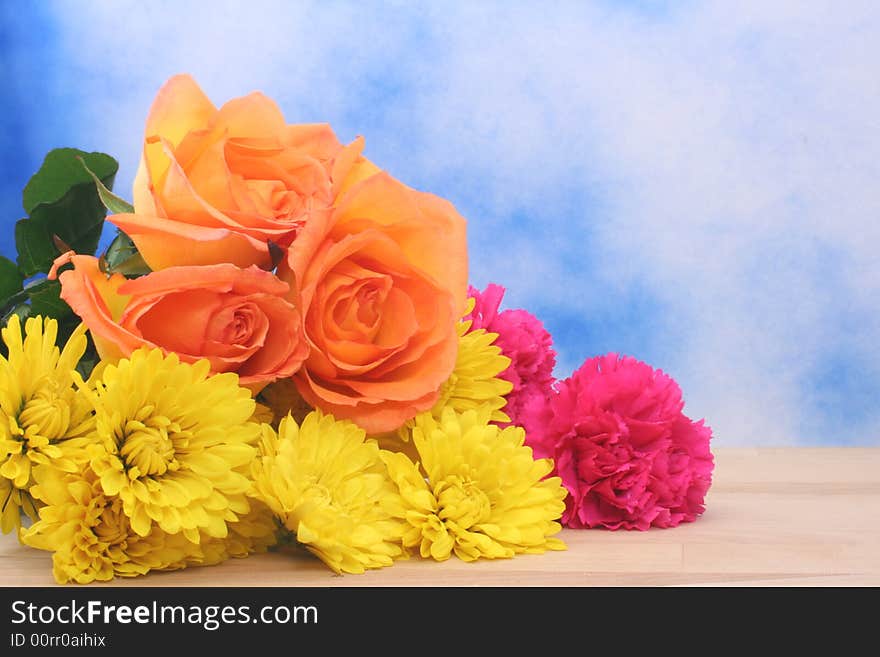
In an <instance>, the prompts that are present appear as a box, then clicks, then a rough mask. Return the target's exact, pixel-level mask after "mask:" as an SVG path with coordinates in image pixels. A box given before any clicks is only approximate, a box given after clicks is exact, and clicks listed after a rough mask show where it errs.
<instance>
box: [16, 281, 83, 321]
mask: <svg viewBox="0 0 880 657" xmlns="http://www.w3.org/2000/svg"><path fill="white" fill-rule="evenodd" d="M25 291H26V292H27V293H28V296H29V297H30V298H31V317H33V316H34V315H43V317H54V318H55V319H59V320H60V319H64V318H65V317H69V316H70V315H71V314H73V311H72V310H71V309H70V306H68V305H67V302H66V301H64V299H62V298H61V297H60V296H59V295H60V293H61V283H59V282H58V281H50V280H48V279H45V278H44V279H43V280H41V281H38V282H36V283H33V284H31V285H28V286H27V287H25Z"/></svg>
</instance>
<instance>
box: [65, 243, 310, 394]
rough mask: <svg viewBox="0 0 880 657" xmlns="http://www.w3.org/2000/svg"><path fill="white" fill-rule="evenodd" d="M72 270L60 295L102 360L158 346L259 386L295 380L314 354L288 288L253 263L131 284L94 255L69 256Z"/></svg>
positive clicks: (158, 275) (168, 273)
mask: <svg viewBox="0 0 880 657" xmlns="http://www.w3.org/2000/svg"><path fill="white" fill-rule="evenodd" d="M68 262H70V263H72V264H73V269H69V270H67V271H64V272H62V273H61V275H60V276H59V280H60V281H61V298H62V299H64V300H65V301H66V302H67V303H68V304H69V305H70V307H71V308H72V309H73V311H74V312H75V313H76V314H77V315H79V316H80V318H81V319H82V321H83V323H84V324H85V325H86V326H87V327H88V328H89V331H90V332H91V334H92V338H93V339H94V341H95V347H96V348H97V349H98V353H99V354H100V356H101V357H102V358H104V359H108V360H116V359H119V358H122V357H124V356H128V355H129V354H131V352H132V351H134V350H135V349H137V348H138V347H143V346H148V347H160V348H161V349H163V350H164V351H166V352H174V353H176V354H177V355H178V356H179V357H180V359H181V360H183V361H186V362H189V363H192V362H195V361H197V360H199V359H201V358H207V359H208V361H210V363H211V369H212V371H213V372H237V373H238V375H239V381H240V383H241V384H242V385H249V386H252V387H253V388H255V389H258V388H260V387H262V386H263V385H265V384H267V383H269V382H271V381H274V380H275V379H279V378H285V377H289V376H291V375H292V374H294V372H296V371H297V370H298V369H299V367H300V365H301V363H302V361H303V359H304V358H305V357H306V354H307V353H308V345H307V344H306V343H305V341H304V340H303V339H302V329H301V326H302V317H301V316H300V313H299V312H298V311H297V309H296V308H295V307H294V306H293V305H292V304H291V303H290V302H289V301H287V300H286V299H285V298H284V297H285V295H287V294H288V293H289V287H288V285H287V284H286V283H284V282H282V281H280V280H278V278H276V277H275V275H274V274H271V273H269V272H267V271H264V270H262V269H259V268H258V267H256V266H251V267H249V268H247V269H240V268H238V267H236V266H235V265H230V264H219V265H211V266H204V267H171V268H169V269H164V270H162V271H157V272H152V273H151V274H147V275H146V276H142V277H140V278H136V279H132V280H128V279H126V278H124V277H123V276H121V275H119V274H114V275H113V276H111V277H110V278H108V277H107V276H106V275H105V274H103V273H102V272H101V271H100V270H99V268H98V261H97V259H95V258H94V257H92V256H84V255H73V254H72V252H70V253H66V254H64V255H62V256H60V257H59V258H58V260H56V261H55V267H54V268H53V271H52V273H51V274H50V276H52V275H54V274H55V273H56V272H57V269H58V267H60V266H62V265H64V264H66V263H68Z"/></svg>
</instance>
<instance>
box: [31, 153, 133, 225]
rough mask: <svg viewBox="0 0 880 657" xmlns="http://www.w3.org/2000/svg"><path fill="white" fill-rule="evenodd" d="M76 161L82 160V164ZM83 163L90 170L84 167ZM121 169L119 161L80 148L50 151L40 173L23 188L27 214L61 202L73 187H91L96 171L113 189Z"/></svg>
mask: <svg viewBox="0 0 880 657" xmlns="http://www.w3.org/2000/svg"><path fill="white" fill-rule="evenodd" d="M77 158H82V162H81V161H79V159H77ZM83 164H85V165H86V166H87V167H88V170H86V169H84V168H83ZM118 168H119V165H118V164H117V162H116V160H114V159H113V158H112V157H110V156H109V155H106V154H104V153H86V152H85V151H81V150H79V149H77V148H56V149H54V150H51V151H49V152H48V153H47V154H46V158H45V159H44V160H43V164H42V166H41V167H40V170H39V171H37V172H36V173H35V174H34V175H33V176H32V177H31V179H30V180H29V181H28V184H27V185H26V186H25V188H24V193H23V195H22V205H24V211H25V212H27V213H28V214H31V213H32V212H33V210H34V208H36V207H37V206H38V205H40V204H41V203H46V204H50V205H51V204H53V203H57V202H58V201H60V200H61V199H62V198H64V196H65V195H66V194H67V192H68V191H70V188H71V187H73V186H75V185H80V184H91V182H92V177H91V175H89V172H90V171H93V172H94V175H96V176H97V177H98V178H100V179H101V180H102V181H103V182H104V184H105V185H106V186H107V187H108V188H112V187H113V178H114V176H115V175H116V171H117V169H118ZM108 181H109V182H108Z"/></svg>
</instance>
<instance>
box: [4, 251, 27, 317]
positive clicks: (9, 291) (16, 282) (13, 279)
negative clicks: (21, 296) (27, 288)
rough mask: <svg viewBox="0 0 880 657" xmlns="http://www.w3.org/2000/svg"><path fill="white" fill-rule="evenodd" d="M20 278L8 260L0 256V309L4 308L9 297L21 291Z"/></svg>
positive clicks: (19, 274) (19, 273) (14, 265)
mask: <svg viewBox="0 0 880 657" xmlns="http://www.w3.org/2000/svg"><path fill="white" fill-rule="evenodd" d="M21 283H22V276H21V272H20V271H19V270H18V265H16V264H15V263H14V262H12V260H10V259H9V258H4V257H3V256H0V307H2V308H5V307H6V303H7V300H8V299H9V297H11V296H13V295H14V294H16V293H17V292H20V291H21Z"/></svg>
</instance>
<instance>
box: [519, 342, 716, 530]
mask: <svg viewBox="0 0 880 657" xmlns="http://www.w3.org/2000/svg"><path fill="white" fill-rule="evenodd" d="M683 406H684V404H683V402H682V398H681V389H680V388H679V387H678V384H677V383H676V382H675V381H674V380H673V379H672V378H671V377H669V376H667V375H666V374H664V373H663V372H661V371H660V370H655V369H653V368H652V367H651V366H650V365H647V364H645V363H642V362H640V361H638V360H636V359H635V358H630V357H619V356H618V355H617V354H608V355H606V356H600V357H598V358H592V359H590V360H587V361H586V362H585V363H584V364H583V365H582V366H581V367H580V369H578V370H577V371H576V372H575V373H574V374H573V375H572V376H571V377H570V378H568V379H565V380H564V381H560V382H558V384H557V390H556V392H555V394H554V395H553V396H552V397H551V398H550V400H549V401H548V403H547V404H546V405H545V407H544V408H543V409H541V410H539V411H536V412H535V413H534V417H533V419H532V421H531V422H530V424H532V425H533V430H532V431H531V432H530V433H529V434H527V437H526V442H527V443H528V444H530V445H531V446H532V448H533V450H534V452H535V456H536V457H548V456H549V457H551V458H553V460H554V463H555V469H556V471H555V472H554V473H553V474H556V475H559V476H560V477H562V481H563V484H564V485H565V487H566V488H567V489H568V492H569V495H568V497H567V498H566V502H565V504H566V508H565V513H564V514H563V515H562V523H563V524H564V525H567V526H568V527H575V528H591V527H605V528H607V529H620V528H623V529H648V527H651V526H654V527H674V526H676V525H678V524H679V523H681V522H692V521H693V520H695V519H696V517H697V516H698V515H699V514H701V513H702V512H703V510H704V508H705V507H704V504H703V500H704V498H705V495H706V491H707V490H708V489H709V486H710V484H711V482H712V469H713V467H714V463H713V457H712V453H711V452H710V450H709V441H710V439H711V437H712V430H711V429H710V428H709V427H707V426H706V425H705V424H704V423H703V421H702V420H701V421H699V422H692V421H691V420H690V419H688V418H687V417H686V416H685V415H684V414H683V413H682V408H683Z"/></svg>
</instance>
